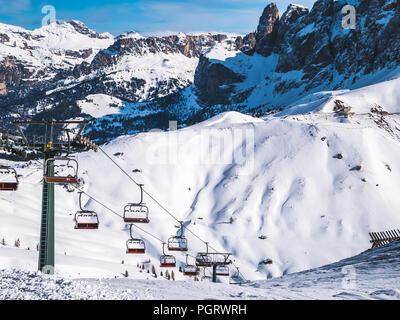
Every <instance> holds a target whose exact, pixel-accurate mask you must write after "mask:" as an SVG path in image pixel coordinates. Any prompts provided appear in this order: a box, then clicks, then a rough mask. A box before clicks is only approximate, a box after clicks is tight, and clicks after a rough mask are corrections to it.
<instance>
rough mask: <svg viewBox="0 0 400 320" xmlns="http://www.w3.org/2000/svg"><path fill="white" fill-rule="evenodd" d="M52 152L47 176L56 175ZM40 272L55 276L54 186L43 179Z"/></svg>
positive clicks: (46, 155)
mask: <svg viewBox="0 0 400 320" xmlns="http://www.w3.org/2000/svg"><path fill="white" fill-rule="evenodd" d="M50 158H51V153H50V152H45V157H44V163H45V164H46V168H45V169H44V170H45V174H46V175H48V176H52V175H54V162H53V161H51V160H49V161H47V160H48V159H50ZM38 269H39V271H42V272H43V273H45V274H54V184H53V183H47V182H46V179H44V178H43V192H42V219H41V222H40V244H39V268H38Z"/></svg>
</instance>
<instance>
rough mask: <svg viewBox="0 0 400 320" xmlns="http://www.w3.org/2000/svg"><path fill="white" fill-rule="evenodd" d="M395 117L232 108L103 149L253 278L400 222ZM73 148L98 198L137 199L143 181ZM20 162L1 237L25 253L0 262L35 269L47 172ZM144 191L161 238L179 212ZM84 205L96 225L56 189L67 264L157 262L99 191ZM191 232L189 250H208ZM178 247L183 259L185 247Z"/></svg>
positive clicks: (115, 270) (310, 262) (341, 253)
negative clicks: (141, 251) (249, 112)
mask: <svg viewBox="0 0 400 320" xmlns="http://www.w3.org/2000/svg"><path fill="white" fill-rule="evenodd" d="M399 120H400V119H399V117H398V116H397V115H391V116H387V117H380V116H379V117H378V116H377V115H374V114H371V116H370V115H354V116H351V117H349V118H344V117H341V116H337V115H336V114H333V115H327V114H326V113H313V114H311V115H293V116H288V117H269V118H265V119H264V120H261V119H255V118H251V117H249V116H246V115H242V114H240V113H235V112H233V113H226V114H222V115H220V116H218V117H216V118H213V119H210V120H208V121H206V122H204V123H200V124H197V125H196V126H193V127H187V128H185V129H181V130H179V131H171V132H149V133H141V134H137V135H134V136H123V137H120V138H118V139H116V140H114V141H112V142H110V143H108V144H107V145H106V146H104V149H105V151H106V152H107V153H108V154H110V155H111V156H112V157H113V158H114V159H115V161H117V163H118V164H119V165H120V166H122V167H123V168H125V169H126V170H127V171H128V172H132V170H134V169H140V170H142V173H131V174H132V175H133V176H134V177H135V178H136V179H137V180H138V181H139V182H143V183H144V184H145V188H146V190H147V191H148V192H149V193H150V194H152V195H153V196H154V197H155V198H156V199H157V200H158V201H159V202H160V203H162V204H163V205H164V206H165V207H166V208H168V209H169V210H170V211H172V212H173V214H174V215H176V217H177V218H178V219H180V220H183V221H185V224H186V226H187V227H189V228H190V229H191V230H192V231H193V232H195V233H196V234H197V235H198V236H199V237H201V238H202V239H204V240H206V241H209V242H210V244H211V245H212V246H213V247H214V248H216V249H217V250H221V251H227V252H232V253H233V257H234V259H235V264H237V265H238V266H239V267H240V270H241V271H242V272H243V274H244V275H245V276H246V278H248V279H251V280H257V279H265V278H270V277H276V276H280V275H282V274H288V273H292V272H296V271H301V270H306V269H309V268H314V267H318V266H321V265H324V264H328V263H332V262H335V261H338V260H340V259H343V258H346V257H349V256H352V255H354V254H357V253H359V252H361V251H363V250H365V249H367V248H368V247H369V245H370V243H369V239H368V232H370V231H380V230H386V229H392V228H394V227H397V226H399V225H400V216H399V214H398V212H397V211H396V210H395V208H398V207H399V205H400V199H399V197H398V196H397V194H398V192H399V181H400V164H399V162H398V159H399V157H400V144H399V143H400V138H399V135H398V131H399V129H398V128H399V127H400V126H399ZM246 147H247V148H246ZM114 154H116V156H113V155H114ZM232 154H234V157H233V160H232ZM243 155H245V156H243ZM339 155H340V156H339ZM77 159H78V160H79V163H80V176H81V177H82V178H83V180H84V182H85V185H84V190H85V191H86V192H88V193H89V194H90V195H92V196H93V197H94V198H96V199H98V200H100V201H101V202H103V203H105V204H106V205H107V206H109V207H110V208H111V209H113V210H115V211H116V212H119V213H122V209H123V206H124V205H125V204H126V203H128V202H132V201H135V200H137V199H138V197H139V190H138V188H137V187H135V185H134V184H133V183H132V182H131V181H130V180H129V179H127V178H126V177H125V176H124V175H123V174H122V173H121V171H120V170H119V169H118V168H117V167H116V166H114V165H113V164H112V163H111V162H110V161H109V160H108V159H107V158H106V156H105V155H104V154H102V153H101V152H99V153H94V152H88V153H84V154H79V155H77ZM13 165H15V164H13ZM18 171H19V173H20V174H22V175H23V177H22V178H21V186H20V188H19V190H18V191H17V192H15V193H2V194H0V201H1V207H2V212H1V219H2V221H5V223H2V224H0V238H2V237H4V238H5V240H6V242H7V243H8V244H9V245H12V244H13V243H14V241H15V240H16V239H17V238H19V239H20V241H21V247H20V249H18V250H19V251H18V252H19V255H18V258H16V257H15V255H14V254H9V251H7V250H8V249H2V250H1V253H0V261H1V263H2V265H3V266H6V267H10V266H14V267H24V268H29V269H31V270H34V269H35V268H36V259H37V253H36V251H35V250H34V249H35V248H36V244H37V243H38V230H39V220H40V218H39V217H40V215H39V212H40V197H41V188H40V181H41V174H42V172H41V167H40V165H39V164H37V163H36V162H34V163H33V164H31V165H29V166H27V167H22V166H21V165H19V169H18ZM145 202H146V203H147V204H148V206H149V209H150V212H151V213H150V220H151V223H150V224H148V225H145V226H143V228H144V229H145V230H146V231H149V232H150V233H152V234H153V235H156V236H157V237H158V238H160V239H161V240H163V241H166V240H167V239H168V237H169V236H171V235H173V234H176V232H177V228H176V226H175V225H176V224H177V223H176V221H174V220H173V219H172V218H171V217H170V216H169V215H167V214H166V213H165V212H164V211H163V210H162V209H161V208H160V207H159V206H158V205H157V204H156V203H155V202H154V201H152V200H151V199H150V198H148V197H147V198H146V197H145ZM84 205H85V208H88V209H89V208H90V209H94V210H96V211H97V212H98V213H99V217H100V221H101V225H100V229H99V230H98V231H82V230H74V229H73V221H72V219H73V213H74V212H75V211H76V210H77V194H76V193H68V192H66V190H65V189H62V188H60V187H57V188H56V229H57V236H56V241H57V245H56V251H57V254H58V255H57V264H58V270H59V271H60V273H61V274H62V275H71V276H74V277H79V276H82V275H83V274H84V275H85V276H103V275H107V276H110V275H112V274H114V275H117V274H119V273H121V272H123V271H124V270H125V268H128V266H131V267H132V266H133V267H135V266H136V264H137V262H138V261H139V262H142V261H144V260H147V259H150V260H151V262H150V264H154V265H155V266H156V268H157V270H158V271H159V268H158V265H157V260H158V257H159V255H160V253H161V249H162V247H161V243H160V242H159V241H158V240H157V239H154V238H153V237H151V236H149V235H147V234H146V233H143V232H142V231H140V230H135V228H134V231H135V234H137V235H139V236H140V237H142V238H143V239H144V240H145V241H146V243H147V249H148V253H147V254H146V256H145V257H143V258H138V257H132V256H127V255H126V254H125V241H126V240H127V239H128V229H127V226H126V225H124V223H123V222H122V221H121V218H120V217H118V216H116V215H114V214H112V213H110V212H109V211H107V210H106V209H105V208H103V207H102V206H100V205H99V204H97V203H96V202H94V201H92V200H84ZM187 237H188V239H189V247H190V253H191V254H192V255H194V254H195V253H196V252H197V251H200V250H205V245H204V244H203V243H202V242H200V241H199V240H198V239H196V238H195V237H193V236H192V235H191V234H190V233H187ZM263 238H265V239H263ZM27 247H29V248H30V249H31V250H30V251H26V250H25V249H26V248H27ZM177 258H178V260H179V264H181V265H182V264H183V263H184V260H185V257H184V255H181V254H177ZM266 259H271V260H272V261H273V263H272V264H264V263H263V262H264V261H266ZM122 260H124V265H121V261H122ZM77 261H82V263H83V266H82V267H80V266H77ZM176 274H177V278H181V277H182V276H181V275H180V274H179V273H178V272H176Z"/></svg>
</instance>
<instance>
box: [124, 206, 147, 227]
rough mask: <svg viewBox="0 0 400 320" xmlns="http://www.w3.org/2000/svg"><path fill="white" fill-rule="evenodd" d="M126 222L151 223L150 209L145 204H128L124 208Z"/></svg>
mask: <svg viewBox="0 0 400 320" xmlns="http://www.w3.org/2000/svg"><path fill="white" fill-rule="evenodd" d="M124 222H126V223H149V222H150V220H149V209H148V207H147V206H145V205H144V204H140V205H139V204H128V205H126V206H125V208H124Z"/></svg>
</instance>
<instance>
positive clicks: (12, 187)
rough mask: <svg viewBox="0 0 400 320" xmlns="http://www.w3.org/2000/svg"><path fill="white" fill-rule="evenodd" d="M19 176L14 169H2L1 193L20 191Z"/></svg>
mask: <svg viewBox="0 0 400 320" xmlns="http://www.w3.org/2000/svg"><path fill="white" fill-rule="evenodd" d="M18 184H19V181H18V174H17V171H16V170H15V169H14V168H11V167H7V166H1V167H0V191H16V190H17V189H18Z"/></svg>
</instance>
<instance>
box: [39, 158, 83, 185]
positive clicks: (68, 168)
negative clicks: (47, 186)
mask: <svg viewBox="0 0 400 320" xmlns="http://www.w3.org/2000/svg"><path fill="white" fill-rule="evenodd" d="M49 161H53V166H54V174H53V175H48V174H47V172H46V173H45V177H44V179H45V181H46V182H47V183H56V184H69V183H74V184H77V183H78V162H77V161H76V160H75V159H72V158H51V159H47V160H46V165H45V168H47V164H48V162H49Z"/></svg>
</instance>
